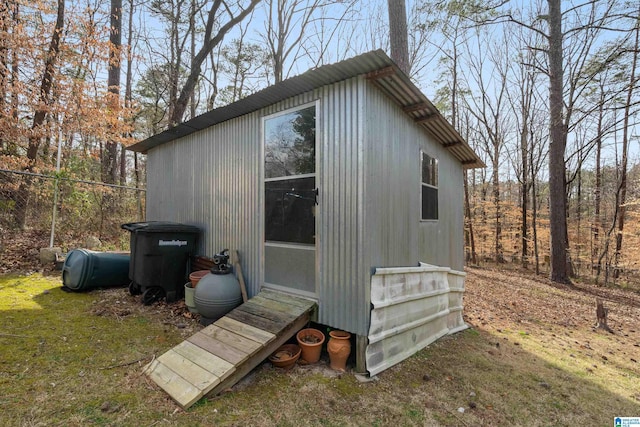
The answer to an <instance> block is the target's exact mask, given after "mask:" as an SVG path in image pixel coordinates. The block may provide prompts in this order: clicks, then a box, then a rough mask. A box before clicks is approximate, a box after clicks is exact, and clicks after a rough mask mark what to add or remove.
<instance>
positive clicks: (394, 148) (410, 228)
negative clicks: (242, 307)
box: [147, 76, 463, 335]
mask: <svg viewBox="0 0 640 427" xmlns="http://www.w3.org/2000/svg"><path fill="white" fill-rule="evenodd" d="M315 100H319V109H318V112H317V115H318V129H317V132H318V140H319V142H318V144H319V150H318V169H317V173H318V178H317V179H318V181H317V182H318V187H319V190H320V195H319V203H320V204H319V207H318V210H319V216H318V218H317V230H318V240H317V250H318V257H317V263H318V276H317V279H318V280H317V294H318V298H319V312H318V321H319V322H320V323H322V324H326V325H328V326H331V327H334V328H340V329H344V330H347V331H349V332H352V333H355V334H359V335H367V333H368V330H369V316H370V275H371V268H373V267H385V266H389V267H396V266H410V265H418V263H419V262H421V261H422V262H428V263H430V264H436V265H441V266H447V267H451V268H454V269H458V270H461V269H462V267H463V251H462V232H463V228H462V227H463V222H462V191H461V189H462V178H463V176H462V168H461V165H460V163H459V161H458V160H456V159H455V158H454V157H453V156H452V155H451V154H450V153H449V152H448V151H447V150H446V149H445V148H443V147H442V146H441V145H440V144H438V143H436V142H435V141H433V140H432V139H431V137H430V136H429V135H428V134H427V132H426V131H425V130H424V129H423V128H421V127H419V126H418V125H417V124H415V123H414V122H413V120H412V119H411V118H410V117H409V116H407V114H406V113H404V112H403V111H402V110H401V109H400V108H399V107H398V106H397V105H396V104H394V103H393V102H392V101H391V100H390V99H389V98H388V97H387V96H386V95H384V94H383V93H381V92H380V91H379V90H378V89H377V88H376V87H375V86H374V85H373V84H371V82H370V81H368V80H366V79H365V78H364V77H363V76H360V77H355V78H351V79H349V80H345V81H342V82H338V83H335V84H332V85H329V86H323V87H321V88H319V89H316V90H314V91H312V92H308V93H304V94H301V95H298V96H296V97H294V98H290V99H287V100H285V101H282V102H279V103H277V104H275V105H271V106H268V107H266V108H263V109H262V110H260V111H257V112H254V113H251V114H247V115H244V116H241V117H237V118H234V119H231V120H227V121H225V122H222V123H219V124H217V125H216V126H213V127H210V128H208V129H205V130H202V131H199V132H195V133H192V134H190V135H187V136H185V137H183V138H181V139H180V140H177V141H173V142H169V143H166V144H163V145H160V146H158V147H156V148H154V149H152V150H151V151H150V152H149V158H148V164H149V166H148V183H149V184H148V195H147V200H148V201H147V218H148V219H149V220H170V221H178V222H184V223H189V224H194V225H199V226H201V227H202V228H203V229H204V239H203V241H202V242H201V244H200V249H201V252H202V253H203V254H206V255H212V254H214V253H216V252H217V251H219V250H221V249H223V248H226V247H228V248H230V249H236V248H237V249H239V250H240V252H241V256H242V261H243V272H244V275H245V279H246V281H247V286H248V290H249V294H250V295H255V294H256V293H257V292H258V291H259V288H260V286H261V285H262V283H263V280H264V277H263V265H262V264H263V258H262V257H263V236H264V226H263V221H264V220H263V218H264V212H263V210H264V185H263V172H262V170H263V158H262V156H263V149H262V140H261V126H262V121H261V118H262V117H263V116H265V115H269V114H273V113H276V112H279V111H283V110H286V109H289V108H293V107H296V106H299V105H302V104H306V103H309V102H312V101H315ZM420 149H423V150H424V151H426V152H427V153H429V154H431V155H432V156H434V157H437V158H438V160H439V188H438V196H439V206H440V212H439V214H440V215H439V216H440V219H439V220H438V221H434V222H421V221H420V181H419V180H420ZM416 230H418V232H416Z"/></svg>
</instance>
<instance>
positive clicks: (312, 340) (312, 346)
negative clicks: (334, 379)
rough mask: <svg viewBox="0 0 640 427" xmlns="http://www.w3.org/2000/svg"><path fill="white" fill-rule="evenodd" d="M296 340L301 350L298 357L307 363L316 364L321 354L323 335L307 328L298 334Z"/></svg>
mask: <svg viewBox="0 0 640 427" xmlns="http://www.w3.org/2000/svg"><path fill="white" fill-rule="evenodd" d="M296 339H297V340H298V345H299V346H300V348H301V349H302V355H301V356H300V357H302V359H303V360H304V361H305V362H307V363H318V360H320V353H321V352H322V344H323V343H324V334H323V333H322V332H321V331H319V330H317V329H313V328H307V329H302V330H301V331H300V332H298V333H297V334H296Z"/></svg>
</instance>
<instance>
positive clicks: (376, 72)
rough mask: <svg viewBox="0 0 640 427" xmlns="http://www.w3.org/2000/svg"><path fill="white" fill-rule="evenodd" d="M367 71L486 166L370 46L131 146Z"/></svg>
mask: <svg viewBox="0 0 640 427" xmlns="http://www.w3.org/2000/svg"><path fill="white" fill-rule="evenodd" d="M359 75H365V77H366V78H367V80H369V81H370V82H371V83H373V84H374V85H376V86H377V87H378V88H379V89H380V90H381V91H382V92H383V93H385V94H386V95H387V96H388V97H389V98H391V99H392V100H393V101H394V102H395V103H396V104H397V105H399V106H400V107H401V108H402V109H403V110H404V112H405V113H406V114H407V115H409V116H410V117H412V118H413V120H414V121H415V122H416V123H417V124H419V125H420V126H422V127H423V128H425V129H426V130H427V132H428V133H429V134H430V135H432V136H433V137H434V139H435V140H436V141H437V142H439V143H440V144H442V146H444V147H446V148H447V149H448V150H449V151H450V152H451V153H452V154H453V156H455V157H456V158H457V159H458V160H460V162H461V163H462V165H463V167H464V168H466V169H469V168H477V167H485V164H484V163H483V162H482V160H481V159H480V158H479V157H478V155H477V154H476V153H475V152H474V151H473V149H472V148H471V147H470V146H469V145H468V144H467V142H466V141H465V140H464V139H463V138H462V137H461V136H460V134H459V133H458V132H457V131H456V130H455V128H454V127H453V126H452V125H451V124H450V123H449V122H448V121H447V120H446V119H445V118H444V117H443V116H442V114H440V112H439V111H438V109H437V108H436V107H435V106H434V105H433V104H432V103H431V101H429V99H428V98H427V97H426V96H425V95H424V94H423V93H422V92H421V91H420V89H418V88H417V87H416V85H414V84H413V82H412V81H411V80H410V79H409V77H408V76H407V75H406V74H405V73H404V72H402V71H401V70H400V69H399V68H398V66H397V65H396V64H395V63H394V62H393V61H392V60H391V58H389V56H387V54H386V53H385V52H384V51H383V50H380V49H379V50H375V51H371V52H368V53H365V54H362V55H359V56H356V57H353V58H351V59H347V60H345V61H341V62H337V63H335V64H330V65H323V66H321V67H319V68H316V69H313V70H309V71H307V72H305V73H303V74H300V75H299V76H295V77H291V78H289V79H287V80H284V81H282V82H280V83H277V84H275V85H273V86H269V87H267V88H265V89H263V90H261V91H259V92H256V93H254V94H252V95H249V96H247V97H246V98H243V99H241V100H239V101H236V102H234V103H233V104H229V105H226V106H224V107H220V108H216V109H215V110H211V111H209V112H207V113H204V114H202V115H200V116H197V117H194V118H193V119H191V120H189V121H186V122H184V123H181V124H179V125H177V126H174V127H172V128H170V129H167V130H165V131H164V132H161V133H159V134H157V135H154V136H152V137H150V138H147V139H145V140H143V141H140V142H138V143H136V144H134V145H132V146H130V147H128V149H129V150H131V151H137V152H140V153H146V152H147V151H149V150H150V149H152V148H154V147H157V146H159V145H162V144H164V143H167V142H170V141H173V140H175V139H178V138H181V137H183V136H186V135H189V134H191V133H193V132H197V131H199V130H202V129H205V128H208V127H210V126H213V125H215V124H218V123H222V122H224V121H227V120H230V119H233V118H235V117H239V116H242V115H244V114H248V113H251V112H254V111H257V110H259V109H261V108H264V107H267V106H269V105H271V104H275V103H277V102H280V101H283V100H285V99H287V98H291V97H293V96H296V95H299V94H301V93H305V92H309V91H312V90H314V89H317V88H319V87H321V86H326V85H329V84H332V83H336V82H339V81H342V80H346V79H349V78H352V77H355V76H359Z"/></svg>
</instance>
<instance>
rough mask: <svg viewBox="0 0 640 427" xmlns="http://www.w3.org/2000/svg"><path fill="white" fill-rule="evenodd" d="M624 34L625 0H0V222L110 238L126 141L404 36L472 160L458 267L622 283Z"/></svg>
mask: <svg viewBox="0 0 640 427" xmlns="http://www.w3.org/2000/svg"><path fill="white" fill-rule="evenodd" d="M397 22H400V23H402V24H403V25H394V23H397ZM639 32H640V6H638V4H637V2H632V1H624V0H599V1H596V0H584V1H561V0H548V1H539V0H534V1H532V2H528V1H527V2H524V1H522V2H520V1H489V2H486V1H477V0H452V1H446V0H442V1H426V0H415V1H407V2H406V3H405V1H397V0H388V2H385V1H383V0H375V1H361V0H263V1H259V0H230V1H223V0H111V1H110V2H105V1H100V0H36V1H31V0H30V1H27V0H0V232H1V233H2V234H3V236H5V237H3V239H5V238H6V236H9V235H13V236H16V237H17V238H18V239H19V238H20V237H21V236H22V237H24V236H26V235H27V234H28V233H29V232H30V231H33V230H36V231H38V233H39V234H38V233H36V234H38V236H39V237H38V238H43V236H46V235H47V234H48V226H49V225H50V224H51V222H52V216H53V223H54V224H55V223H56V222H57V223H58V235H57V237H56V239H58V242H57V243H59V244H64V245H70V244H71V243H70V242H73V241H74V240H78V239H80V236H83V235H87V234H91V233H92V234H97V235H98V236H99V237H100V238H101V239H102V240H103V241H105V242H111V244H113V245H114V246H119V245H120V244H122V233H118V230H119V227H118V225H119V224H120V223H122V222H127V221H131V220H135V219H139V218H141V217H142V215H143V211H144V191H143V189H144V185H145V183H144V176H145V171H144V168H145V159H144V157H143V156H142V157H139V156H137V155H136V154H134V153H130V152H127V151H126V150H125V148H126V146H128V145H130V144H132V143H134V142H135V141H137V140H140V139H143V138H146V137H148V136H151V135H153V134H156V133H158V132H161V131H162V130H164V129H166V128H167V127H169V126H171V125H174V124H177V123H180V122H182V121H185V120H188V119H190V118H192V117H194V116H197V115H199V114H201V113H203V112H205V111H208V110H210V109H212V108H216V107H220V106H222V105H226V104H228V103H231V102H234V101H237V100H238V99H241V98H243V97H245V96H247V95H249V94H251V93H254V92H256V91H258V90H260V89H262V88H264V87H266V86H268V85H271V84H273V83H276V82H279V81H281V80H283V79H286V78H288V77H291V76H293V75H296V74H299V73H301V72H304V71H305V70H307V69H309V68H314V67H317V66H320V65H323V64H327V63H332V62H336V61H339V60H342V59H346V58H349V57H352V56H354V55H357V54H359V53H363V52H366V51H370V50H373V49H377V48H382V49H385V50H386V51H390V50H393V41H394V40H397V39H398V38H400V39H402V38H404V39H406V42H407V46H408V54H407V56H406V58H405V60H404V61H406V63H402V64H400V65H401V68H403V69H405V70H407V73H408V74H409V75H410V77H411V78H412V80H413V81H414V82H415V83H416V84H417V86H418V87H420V88H421V89H422V90H423V91H424V92H425V93H426V94H427V96H428V97H429V98H430V99H432V100H433V101H434V103H435V104H436V105H437V107H438V109H439V110H440V111H441V112H442V113H443V114H444V115H445V116H446V117H447V118H448V119H449V120H450V121H451V122H452V123H453V124H454V125H455V127H456V128H457V129H458V130H459V132H460V134H461V135H462V136H463V137H465V138H466V139H467V141H468V142H469V144H470V145H471V146H472V147H473V148H474V149H475V150H476V152H477V153H478V154H479V155H480V157H481V158H482V159H483V160H484V162H485V163H486V165H487V168H486V169H475V170H468V171H466V172H465V196H464V197H465V250H466V254H467V260H468V262H470V263H473V264H479V263H484V262H497V263H506V262H513V263H517V264H519V265H522V266H524V267H526V268H531V269H533V270H535V271H536V272H544V271H547V270H550V272H551V276H552V278H554V280H557V281H565V280H566V279H567V278H568V277H569V276H575V275H579V276H583V277H590V278H593V279H595V280H597V281H599V282H602V281H611V280H616V281H618V282H620V283H622V284H624V283H626V282H627V281H630V280H634V279H635V278H636V276H638V274H639V273H640V266H639V263H640V250H639V248H640V223H639V222H638V221H637V219H638V215H639V214H640V210H639V209H638V203H639V201H640V194H639V193H640V187H639V186H638V183H639V180H640V164H639V161H638V160H639V155H640V150H639V147H638V131H639V128H638V123H637V120H638V102H639V96H638V71H637V57H638V51H639V49H638V47H639ZM392 56H393V55H392ZM394 59H396V60H398V58H397V57H394ZM400 61H401V62H404V61H402V60H400ZM58 153H59V154H58ZM103 184H104V185H103ZM418 184H419V183H416V185H418ZM559 236H560V237H559ZM51 240H52V241H53V234H52V237H51ZM52 243H53V242H52ZM4 246H7V243H6V242H5V243H4ZM554 248H555V249H554ZM5 249H6V248H5ZM552 249H554V250H552ZM0 250H2V247H0ZM560 259H561V262H559V260H560ZM554 263H555V264H554ZM554 265H555V267H554ZM565 267H566V270H564V269H565ZM563 270H564V271H563Z"/></svg>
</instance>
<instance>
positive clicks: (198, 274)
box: [189, 270, 210, 288]
mask: <svg viewBox="0 0 640 427" xmlns="http://www.w3.org/2000/svg"><path fill="white" fill-rule="evenodd" d="M209 273H210V270H198V271H194V272H193V273H191V274H189V280H190V281H191V285H192V286H193V287H194V288H195V287H196V286H197V285H198V282H199V281H200V280H201V279H202V278H203V277H204V276H206V275H207V274H209Z"/></svg>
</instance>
